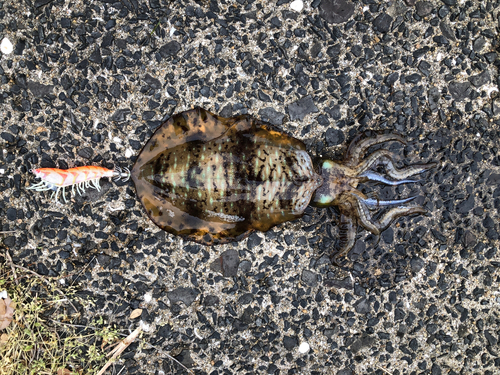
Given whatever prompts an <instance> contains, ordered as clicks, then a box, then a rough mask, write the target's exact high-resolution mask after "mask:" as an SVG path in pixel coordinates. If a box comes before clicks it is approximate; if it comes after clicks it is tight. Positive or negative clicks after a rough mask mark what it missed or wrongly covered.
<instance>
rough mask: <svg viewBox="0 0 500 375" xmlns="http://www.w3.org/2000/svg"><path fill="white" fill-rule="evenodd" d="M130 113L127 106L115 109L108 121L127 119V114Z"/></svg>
mask: <svg viewBox="0 0 500 375" xmlns="http://www.w3.org/2000/svg"><path fill="white" fill-rule="evenodd" d="M130 113H131V111H130V109H128V108H122V109H117V110H116V111H115V113H113V114H112V115H111V116H110V117H109V120H110V121H116V122H121V121H125V120H126V119H127V115H129V114H130Z"/></svg>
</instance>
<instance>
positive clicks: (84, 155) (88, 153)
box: [78, 147, 94, 159]
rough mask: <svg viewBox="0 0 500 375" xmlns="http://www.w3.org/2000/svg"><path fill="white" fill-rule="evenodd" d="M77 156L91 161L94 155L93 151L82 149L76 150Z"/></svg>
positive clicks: (86, 148) (88, 148)
mask: <svg viewBox="0 0 500 375" xmlns="http://www.w3.org/2000/svg"><path fill="white" fill-rule="evenodd" d="M78 155H79V156H81V157H82V158H84V159H91V158H92V156H93V155H94V150H92V149H91V148H90V147H84V148H82V149H80V150H78Z"/></svg>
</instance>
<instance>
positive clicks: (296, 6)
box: [290, 0, 304, 12]
mask: <svg viewBox="0 0 500 375" xmlns="http://www.w3.org/2000/svg"><path fill="white" fill-rule="evenodd" d="M303 8H304V2H303V1H302V0H295V1H292V2H291V3H290V9H291V10H294V11H296V12H300V11H301V10H302V9H303Z"/></svg>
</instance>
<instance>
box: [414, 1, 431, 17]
mask: <svg viewBox="0 0 500 375" xmlns="http://www.w3.org/2000/svg"><path fill="white" fill-rule="evenodd" d="M415 8H416V10H417V14H418V15H419V16H420V17H425V16H428V15H429V14H431V13H432V9H434V5H433V4H432V3H431V2H430V1H419V2H417V3H416V4H415Z"/></svg>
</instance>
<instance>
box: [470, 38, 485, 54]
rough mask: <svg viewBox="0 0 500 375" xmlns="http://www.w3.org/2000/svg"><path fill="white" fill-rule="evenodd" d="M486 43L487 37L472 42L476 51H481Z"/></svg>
mask: <svg viewBox="0 0 500 375" xmlns="http://www.w3.org/2000/svg"><path fill="white" fill-rule="evenodd" d="M485 44H486V39H484V38H477V39H476V40H475V41H474V43H473V44H472V48H474V51H476V52H481V50H482V49H483V47H484V45H485Z"/></svg>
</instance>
